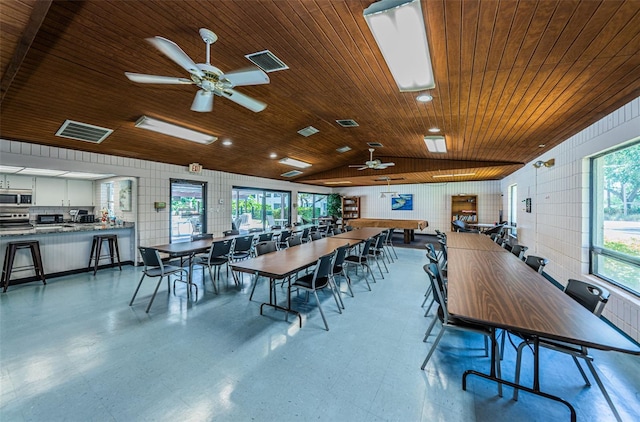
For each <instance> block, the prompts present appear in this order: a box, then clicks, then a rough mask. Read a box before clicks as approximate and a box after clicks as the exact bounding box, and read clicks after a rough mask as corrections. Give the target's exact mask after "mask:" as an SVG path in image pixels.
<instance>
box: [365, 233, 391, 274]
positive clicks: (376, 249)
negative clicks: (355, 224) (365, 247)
mask: <svg viewBox="0 0 640 422" xmlns="http://www.w3.org/2000/svg"><path fill="white" fill-rule="evenodd" d="M385 237H386V236H385V235H384V233H380V234H379V235H377V236H376V237H374V241H373V243H372V244H371V247H370V248H369V257H371V258H373V259H374V260H375V261H376V265H377V266H378V271H380V277H382V278H383V279H384V273H383V272H382V268H381V267H380V261H382V264H383V265H384V269H385V271H386V272H387V273H388V272H389V268H388V267H387V264H386V262H384V255H385V253H384V239H385Z"/></svg>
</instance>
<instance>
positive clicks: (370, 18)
mask: <svg viewBox="0 0 640 422" xmlns="http://www.w3.org/2000/svg"><path fill="white" fill-rule="evenodd" d="M420 3H421V2H420V0H380V1H377V2H375V3H373V4H371V5H370V6H369V7H367V8H366V9H365V10H364V12H363V15H364V18H365V20H366V21H367V25H369V29H370V30H371V32H372V34H373V37H374V38H375V40H376V43H377V44H378V47H379V48H380V51H381V52H382V55H383V56H384V59H385V61H386V62H387V66H389V70H390V71H391V74H392V75H393V78H394V79H395V81H396V84H397V85H398V88H400V91H401V92H404V91H422V90H426V89H433V88H435V86H436V84H435V80H434V76H433V68H432V66H431V57H430V55H429V44H428V42H427V32H426V29H425V25H424V15H423V13H422V7H421V5H420Z"/></svg>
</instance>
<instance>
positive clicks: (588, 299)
mask: <svg viewBox="0 0 640 422" xmlns="http://www.w3.org/2000/svg"><path fill="white" fill-rule="evenodd" d="M564 292H565V293H566V294H567V295H569V296H571V297H572V298H573V299H574V300H576V301H577V302H578V303H579V304H581V305H582V306H584V307H585V308H587V309H588V310H589V311H591V312H593V313H594V314H596V315H597V316H600V314H601V313H602V310H603V309H604V306H605V305H606V304H607V302H608V301H609V291H608V290H607V289H605V288H603V287H600V286H596V285H595V284H591V283H587V282H586V281H582V280H575V279H572V278H571V279H569V282H568V283H567V287H565V288H564Z"/></svg>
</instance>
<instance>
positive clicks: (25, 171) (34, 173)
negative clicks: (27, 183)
mask: <svg viewBox="0 0 640 422" xmlns="http://www.w3.org/2000/svg"><path fill="white" fill-rule="evenodd" d="M64 173H66V171H62V170H49V169H34V168H29V167H27V168H24V169H22V170H20V171H19V172H18V174H29V175H32V176H60V175H61V174H64Z"/></svg>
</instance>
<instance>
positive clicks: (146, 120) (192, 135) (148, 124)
mask: <svg viewBox="0 0 640 422" xmlns="http://www.w3.org/2000/svg"><path fill="white" fill-rule="evenodd" d="M135 126H136V127H139V128H141V129H147V130H152V131H154V132H158V133H162V134H164V135H169V136H173V137H176V138H180V139H185V140H187V141H191V142H196V143H199V144H204V145H208V144H211V143H213V142H215V141H216V140H217V139H218V138H217V137H216V136H213V135H208V134H206V133H202V132H198V131H196V130H191V129H187V128H186V127H182V126H178V125H174V124H172V123H167V122H163V121H162V120H157V119H154V118H151V117H147V116H142V117H140V118H139V119H138V120H137V121H136V124H135Z"/></svg>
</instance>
